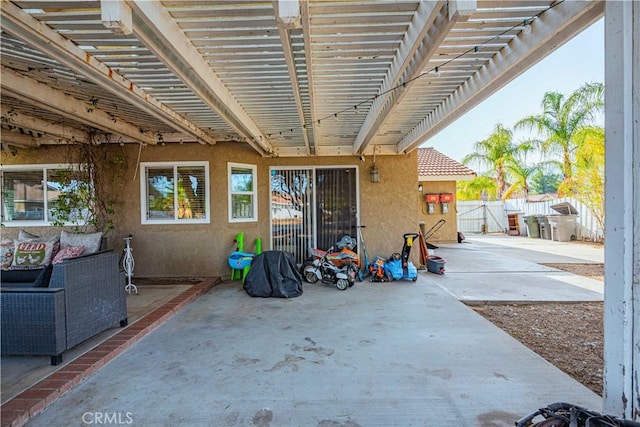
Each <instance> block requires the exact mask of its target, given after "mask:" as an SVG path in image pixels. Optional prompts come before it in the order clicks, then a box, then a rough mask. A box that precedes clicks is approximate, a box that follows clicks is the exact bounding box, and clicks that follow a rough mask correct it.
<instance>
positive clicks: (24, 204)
mask: <svg viewBox="0 0 640 427" xmlns="http://www.w3.org/2000/svg"><path fill="white" fill-rule="evenodd" d="M71 167H73V165H5V166H2V167H1V168H0V172H1V173H2V178H1V179H0V184H1V187H2V191H1V192H0V194H1V196H0V198H1V199H2V203H1V205H2V212H1V215H2V224H4V225H5V226H9V227H10V226H36V225H39V226H42V225H51V221H53V220H54V217H53V208H54V207H55V203H56V200H57V198H58V196H59V194H60V192H61V191H64V190H67V189H68V188H67V186H69V185H73V182H68V179H65V178H64V177H65V176H68V171H69V169H70V168H71Z"/></svg>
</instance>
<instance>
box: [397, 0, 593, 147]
mask: <svg viewBox="0 0 640 427" xmlns="http://www.w3.org/2000/svg"><path fill="white" fill-rule="evenodd" d="M603 11H604V2H603V1H589V2H582V1H565V2H563V3H560V4H558V5H556V6H555V7H553V8H552V9H550V10H549V11H547V12H545V13H544V14H542V15H540V16H539V17H538V19H536V20H534V21H533V22H532V24H531V32H530V33H528V34H527V33H521V34H519V35H518V37H516V38H515V39H514V40H512V41H511V42H510V43H509V45H508V46H507V47H505V48H504V49H502V50H501V51H500V52H498V53H497V54H496V55H495V57H494V58H493V59H492V60H491V61H490V62H489V63H487V64H486V65H484V66H483V67H482V68H480V69H479V70H478V71H477V72H476V73H475V74H474V75H473V76H472V77H471V78H470V79H469V80H468V81H467V82H465V83H464V84H463V85H462V86H460V87H459V88H458V89H457V90H456V91H455V92H454V93H453V94H451V95H450V96H449V97H448V98H447V99H446V100H445V101H444V102H443V103H442V104H441V105H440V106H439V107H438V108H436V110H435V111H434V112H433V113H431V114H430V115H428V116H427V117H425V118H424V119H422V120H421V121H420V123H419V124H418V125H417V126H416V127H414V128H413V130H412V131H411V132H409V134H407V136H405V138H403V140H402V141H401V142H400V143H399V144H398V153H403V152H407V151H411V150H413V149H415V148H416V147H418V146H419V145H420V144H422V143H424V142H425V141H426V140H428V139H429V138H430V137H432V136H433V135H435V134H437V133H438V132H440V131H441V130H442V129H444V128H445V127H447V126H448V125H450V124H451V123H453V122H454V121H455V120H457V119H458V118H460V117H461V116H462V115H464V114H465V113H467V112H468V111H469V110H471V109H472V108H473V107H475V106H476V105H478V104H479V103H481V102H482V101H484V100H485V99H487V98H488V97H489V96H491V95H493V94H494V93H495V92H496V91H498V90H499V89H500V88H502V87H503V86H505V85H506V84H507V83H509V82H510V81H511V80H513V79H515V78H516V77H518V76H519V75H520V74H522V73H523V72H525V71H526V70H527V69H529V68H530V67H531V66H533V65H534V64H536V63H537V62H539V61H540V60H542V59H543V58H545V57H546V56H547V55H549V54H550V53H552V52H553V51H554V50H555V49H557V48H558V47H560V46H561V45H562V44H563V43H564V42H566V41H567V40H569V39H571V38H572V37H574V36H575V35H576V34H578V33H579V32H580V31H582V30H583V29H584V28H586V27H587V26H589V25H591V24H592V23H593V22H595V21H596V20H597V19H598V18H600V17H601V16H602V14H603Z"/></svg>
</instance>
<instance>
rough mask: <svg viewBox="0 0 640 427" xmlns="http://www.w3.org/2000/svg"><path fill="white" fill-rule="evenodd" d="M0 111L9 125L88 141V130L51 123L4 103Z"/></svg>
mask: <svg viewBox="0 0 640 427" xmlns="http://www.w3.org/2000/svg"><path fill="white" fill-rule="evenodd" d="M1 111H2V121H3V123H5V124H7V125H9V126H16V127H19V128H23V129H29V130H34V131H36V132H39V133H42V134H46V135H50V136H52V137H58V138H62V139H64V140H67V141H71V142H87V141H89V133H88V132H85V131H82V130H79V129H76V128H73V127H71V126H65V125H62V124H59V123H53V122H50V121H48V120H43V119H40V118H37V117H34V116H31V115H29V114H25V113H23V112H20V111H15V110H11V109H10V108H7V107H6V106H4V105H3V106H2V107H1ZM3 136H4V135H3Z"/></svg>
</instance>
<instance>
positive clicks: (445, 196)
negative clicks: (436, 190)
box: [440, 193, 453, 203]
mask: <svg viewBox="0 0 640 427" xmlns="http://www.w3.org/2000/svg"><path fill="white" fill-rule="evenodd" d="M440 201H441V202H442V203H451V202H453V194H451V193H442V194H440Z"/></svg>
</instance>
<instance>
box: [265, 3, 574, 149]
mask: <svg viewBox="0 0 640 427" xmlns="http://www.w3.org/2000/svg"><path fill="white" fill-rule="evenodd" d="M563 2H564V0H561V1H558V2H556V3H554V4H552V5H551V6H549V7H548V8H546V9H545V10H542V11H540V12H538V13H537V14H536V15H534V16H532V17H531V18H528V19H525V20H523V21H522V23H518V24H516V25H514V26H513V27H511V28H507V29H506V30H504V31H502V32H501V33H499V34H497V35H495V36H493V37H492V38H490V39H488V40H485V41H484V42H482V43H481V44H480V45H478V46H474V47H472V48H470V49H468V50H466V51H464V52H462V53H460V54H458V55H457V56H455V57H453V58H451V59H449V60H447V61H445V62H443V63H442V64H440V65H438V66H435V67H433V68H431V69H430V70H423V71H422V72H421V73H420V74H418V75H417V76H416V77H413V78H412V79H409V80H407V81H404V82H402V83H400V84H398V85H396V86H394V87H392V88H390V89H387V90H386V91H384V92H381V93H377V94H375V95H373V96H371V97H370V98H368V99H366V100H364V101H361V102H359V103H358V104H355V105H353V106H350V107H347V108H344V109H342V110H340V111H336V112H335V113H332V114H329V115H327V116H325V117H321V118H319V119H317V120H316V123H317V124H318V125H320V123H321V122H322V121H324V120H327V119H329V118H334V119H338V115H339V114H342V113H345V112H347V111H351V109H353V111H354V112H355V114H359V113H360V111H359V110H358V106H359V105H362V104H365V103H368V102H374V101H375V100H376V99H378V97H380V96H383V95H386V94H387V93H390V92H394V91H396V90H399V89H401V88H405V87H406V85H407V83H411V82H413V81H414V80H417V79H419V78H420V77H422V76H424V75H426V74H430V73H432V72H433V73H434V74H435V76H436V77H440V74H441V73H440V70H441V68H442V67H443V66H446V65H448V64H450V63H451V62H453V61H455V60H458V59H460V58H462V57H463V56H465V55H467V54H469V53H471V52H474V53H478V52H480V46H482V45H485V44H489V43H492V42H493V41H495V40H498V39H499V38H500V37H502V36H504V35H505V34H507V33H509V32H511V31H513V30H515V29H518V28H520V27H521V26H522V31H523V32H524V33H527V34H528V33H530V32H531V22H532V21H533V20H534V19H537V18H538V17H540V16H541V15H542V14H543V13H545V12H548V11H549V10H551V9H553V8H554V7H556V6H558V5H559V4H561V3H563ZM476 60H478V58H477V57H476ZM302 128H303V129H306V128H307V123H304V124H303V125H302ZM291 132H292V133H293V129H291ZM279 134H280V135H282V132H279ZM271 135H274V134H267V137H271Z"/></svg>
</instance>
